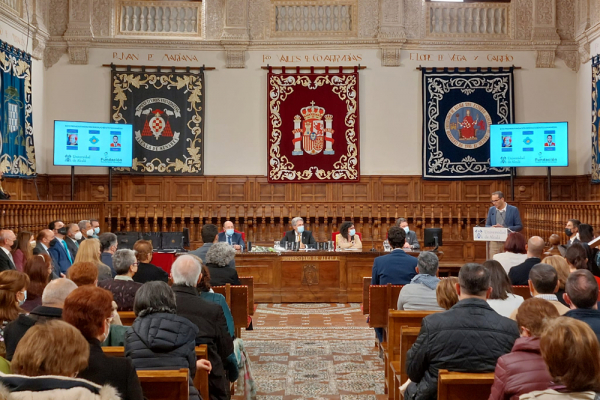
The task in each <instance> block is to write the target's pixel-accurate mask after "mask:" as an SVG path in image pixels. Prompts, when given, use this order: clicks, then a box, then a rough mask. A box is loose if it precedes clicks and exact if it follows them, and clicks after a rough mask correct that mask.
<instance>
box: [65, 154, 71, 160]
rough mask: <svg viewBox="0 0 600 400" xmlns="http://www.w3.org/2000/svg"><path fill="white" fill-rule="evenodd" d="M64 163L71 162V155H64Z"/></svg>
mask: <svg viewBox="0 0 600 400" xmlns="http://www.w3.org/2000/svg"><path fill="white" fill-rule="evenodd" d="M65 162H71V155H70V154H65Z"/></svg>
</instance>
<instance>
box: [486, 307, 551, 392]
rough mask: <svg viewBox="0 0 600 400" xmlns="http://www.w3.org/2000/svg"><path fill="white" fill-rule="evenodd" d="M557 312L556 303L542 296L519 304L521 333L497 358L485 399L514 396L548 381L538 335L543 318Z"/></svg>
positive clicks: (518, 322)
mask: <svg viewBox="0 0 600 400" xmlns="http://www.w3.org/2000/svg"><path fill="white" fill-rule="evenodd" d="M558 316H559V315H558V311H557V310H556V307H554V306H553V305H552V304H550V303H549V302H548V301H546V300H543V299H538V298H530V299H527V300H525V301H524V302H523V304H521V306H520V307H519V311H518V314H517V324H518V326H519V331H520V332H521V337H520V338H518V339H517V340H516V341H515V345H514V346H513V348H512V351H511V352H510V353H508V354H506V355H504V356H502V357H500V358H499V359H498V363H497V364H496V371H495V374H494V384H493V385H492V393H491V394H490V398H489V400H518V399H519V396H520V395H522V394H526V393H530V392H533V391H535V390H545V389H548V388H549V387H550V386H551V385H552V377H551V376H550V373H549V372H548V369H547V368H546V363H545V362H544V359H543V358H542V356H541V353H540V336H541V334H542V331H543V329H544V322H545V321H546V320H547V319H552V318H557V317H558Z"/></svg>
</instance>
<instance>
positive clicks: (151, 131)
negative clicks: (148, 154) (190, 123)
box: [135, 98, 181, 151]
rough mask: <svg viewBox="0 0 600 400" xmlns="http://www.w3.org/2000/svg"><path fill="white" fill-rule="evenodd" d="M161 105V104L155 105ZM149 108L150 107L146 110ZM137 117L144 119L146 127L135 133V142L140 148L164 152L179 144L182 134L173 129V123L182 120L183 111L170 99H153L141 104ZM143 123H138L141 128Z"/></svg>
mask: <svg viewBox="0 0 600 400" xmlns="http://www.w3.org/2000/svg"><path fill="white" fill-rule="evenodd" d="M155 103H159V104H155ZM147 106H150V107H148V108H146V107H147ZM135 116H136V117H138V118H144V117H143V116H145V119H144V122H143V124H144V127H143V129H142V130H141V131H139V130H137V131H135V140H136V142H138V144H139V145H140V146H142V147H143V148H145V149H148V150H151V151H164V150H167V149H170V148H172V147H173V146H175V145H176V144H177V142H179V136H180V132H177V131H173V130H172V129H171V121H175V120H176V119H177V118H181V110H180V109H179V107H178V106H177V104H175V103H174V102H172V101H171V100H169V99H165V98H151V99H146V100H144V101H143V102H141V103H140V104H139V105H138V106H137V107H136V109H135ZM140 125H141V121H140V122H139V123H136V126H140Z"/></svg>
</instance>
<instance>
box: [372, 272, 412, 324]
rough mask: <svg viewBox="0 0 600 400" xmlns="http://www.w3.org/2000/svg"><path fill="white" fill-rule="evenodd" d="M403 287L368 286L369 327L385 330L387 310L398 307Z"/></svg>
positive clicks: (390, 285) (388, 285)
mask: <svg viewBox="0 0 600 400" xmlns="http://www.w3.org/2000/svg"><path fill="white" fill-rule="evenodd" d="M403 287H404V285H392V284H391V283H388V284H387V285H370V286H369V326H370V327H371V328H386V327H387V323H388V310H395V309H396V307H397V306H398V296H399V295H400V290H402V288H403Z"/></svg>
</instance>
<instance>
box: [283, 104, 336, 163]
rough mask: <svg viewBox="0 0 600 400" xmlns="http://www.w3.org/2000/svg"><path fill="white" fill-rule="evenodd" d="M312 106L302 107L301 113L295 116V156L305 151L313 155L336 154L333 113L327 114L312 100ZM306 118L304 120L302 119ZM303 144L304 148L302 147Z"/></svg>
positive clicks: (293, 152)
mask: <svg viewBox="0 0 600 400" xmlns="http://www.w3.org/2000/svg"><path fill="white" fill-rule="evenodd" d="M310 104H311V105H310V106H308V107H304V108H302V109H300V113H301V114H302V117H300V115H296V116H295V117H294V130H293V131H292V132H293V134H294V139H292V143H294V151H292V155H293V156H301V155H303V154H304V153H305V152H306V153H307V154H310V155H312V156H314V155H316V154H319V153H321V152H323V154H327V155H330V154H335V151H334V150H333V142H334V140H333V138H332V136H333V129H332V124H333V115H331V114H325V109H324V108H323V107H319V106H315V102H314V101H311V102H310ZM302 118H304V122H303V121H302ZM301 145H302V148H301V147H300V146H301ZM323 149H325V151H323Z"/></svg>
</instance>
